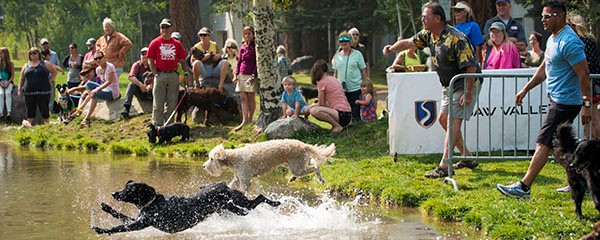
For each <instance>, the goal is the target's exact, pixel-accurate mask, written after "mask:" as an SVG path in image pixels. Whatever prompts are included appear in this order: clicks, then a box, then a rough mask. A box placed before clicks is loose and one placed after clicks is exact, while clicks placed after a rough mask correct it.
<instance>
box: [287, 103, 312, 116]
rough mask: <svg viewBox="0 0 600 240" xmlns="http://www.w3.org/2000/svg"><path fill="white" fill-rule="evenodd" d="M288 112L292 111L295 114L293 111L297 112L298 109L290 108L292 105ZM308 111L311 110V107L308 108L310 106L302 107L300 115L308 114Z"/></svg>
mask: <svg viewBox="0 0 600 240" xmlns="http://www.w3.org/2000/svg"><path fill="white" fill-rule="evenodd" d="M288 110H290V111H292V112H293V111H296V109H295V108H294V107H292V106H290V105H288ZM308 110H309V106H308V105H304V107H302V108H301V109H300V111H299V113H300V114H303V113H305V112H308Z"/></svg>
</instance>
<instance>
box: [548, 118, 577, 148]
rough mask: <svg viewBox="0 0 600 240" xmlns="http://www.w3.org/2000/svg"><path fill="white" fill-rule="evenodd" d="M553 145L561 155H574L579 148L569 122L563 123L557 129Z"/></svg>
mask: <svg viewBox="0 0 600 240" xmlns="http://www.w3.org/2000/svg"><path fill="white" fill-rule="evenodd" d="M552 144H554V146H555V150H556V151H557V152H559V153H563V154H564V153H573V152H575V149H576V148H577V138H576V137H575V133H573V125H572V124H571V123H569V122H565V123H562V124H560V125H559V126H558V128H557V129H556V135H554V140H553V141H552Z"/></svg>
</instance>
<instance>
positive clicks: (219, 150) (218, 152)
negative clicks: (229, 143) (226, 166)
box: [213, 144, 227, 161]
mask: <svg viewBox="0 0 600 240" xmlns="http://www.w3.org/2000/svg"><path fill="white" fill-rule="evenodd" d="M213 158H214V159H216V160H219V161H223V160H225V158H227V153H226V152H225V147H223V144H219V146H216V147H215V149H213Z"/></svg>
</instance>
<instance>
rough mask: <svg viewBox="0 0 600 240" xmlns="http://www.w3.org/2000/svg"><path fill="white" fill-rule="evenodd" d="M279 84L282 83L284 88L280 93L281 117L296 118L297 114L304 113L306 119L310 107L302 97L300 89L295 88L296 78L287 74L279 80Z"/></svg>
mask: <svg viewBox="0 0 600 240" xmlns="http://www.w3.org/2000/svg"><path fill="white" fill-rule="evenodd" d="M281 84H283V90H284V91H283V94H282V95H281V109H282V110H283V115H282V116H281V118H287V117H292V118H294V119H296V118H298V115H299V114H304V117H305V119H308V115H309V114H310V112H309V110H310V107H309V106H308V105H307V104H306V102H305V101H304V98H302V94H300V91H298V89H296V79H295V78H294V77H292V76H287V77H284V78H283V80H281Z"/></svg>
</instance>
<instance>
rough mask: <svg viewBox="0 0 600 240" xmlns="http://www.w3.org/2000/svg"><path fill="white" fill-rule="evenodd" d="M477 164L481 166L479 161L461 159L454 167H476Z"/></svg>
mask: <svg viewBox="0 0 600 240" xmlns="http://www.w3.org/2000/svg"><path fill="white" fill-rule="evenodd" d="M477 166H479V163H478V162H477V161H476V160H473V161H464V160H461V161H459V162H458V163H455V164H452V167H453V168H454V169H461V168H469V169H473V168H476V167H477Z"/></svg>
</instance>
